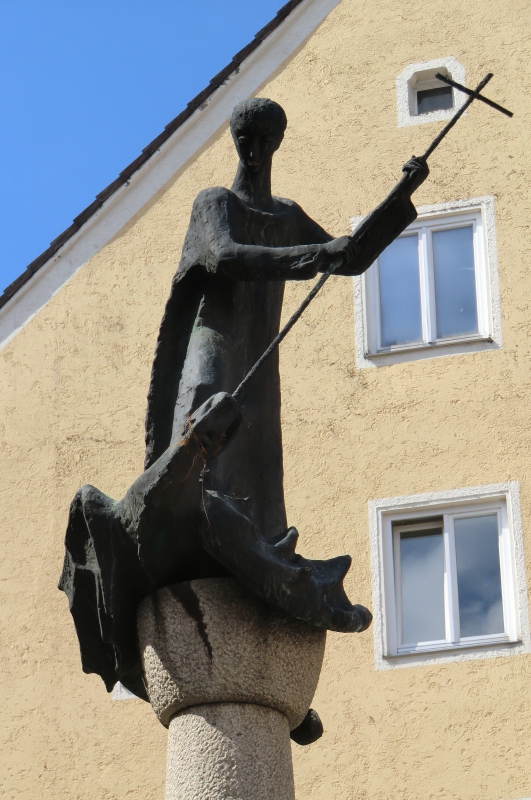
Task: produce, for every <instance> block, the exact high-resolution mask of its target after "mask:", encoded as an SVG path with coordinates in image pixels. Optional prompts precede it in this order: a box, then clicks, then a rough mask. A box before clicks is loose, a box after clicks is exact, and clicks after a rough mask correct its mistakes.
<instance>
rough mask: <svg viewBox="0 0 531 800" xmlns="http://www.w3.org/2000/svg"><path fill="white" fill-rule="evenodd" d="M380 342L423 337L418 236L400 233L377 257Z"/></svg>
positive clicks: (389, 342)
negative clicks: (378, 265) (380, 326)
mask: <svg viewBox="0 0 531 800" xmlns="http://www.w3.org/2000/svg"><path fill="white" fill-rule="evenodd" d="M379 264H380V269H379V277H380V316H381V322H382V329H381V337H382V345H383V346H384V347H390V346H391V345H393V344H404V343H407V342H420V341H422V323H421V314H420V282H419V265H418V236H402V237H400V239H395V241H394V242H393V243H392V244H391V245H389V247H388V248H387V249H386V250H384V252H383V253H382V254H381V256H380V259H379Z"/></svg>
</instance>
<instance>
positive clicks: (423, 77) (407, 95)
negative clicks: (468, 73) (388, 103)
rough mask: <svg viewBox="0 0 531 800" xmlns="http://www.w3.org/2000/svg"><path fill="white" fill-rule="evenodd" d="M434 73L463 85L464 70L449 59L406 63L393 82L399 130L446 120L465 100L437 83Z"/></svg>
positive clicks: (439, 82)
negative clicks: (394, 84) (407, 64)
mask: <svg viewBox="0 0 531 800" xmlns="http://www.w3.org/2000/svg"><path fill="white" fill-rule="evenodd" d="M437 72H440V73H441V74H442V75H446V76H447V77H448V78H453V79H454V80H455V81H457V82H458V83H461V84H464V83H465V70H464V68H463V67H462V65H461V64H460V63H459V62H458V61H457V60H456V59H455V58H453V57H452V56H450V57H448V58H439V59H435V60H434V61H423V62H421V63H419V64H409V66H407V67H406V68H405V69H404V70H403V71H402V72H401V73H400V75H399V76H398V78H397V79H396V99H397V109H398V127H399V128H401V127H403V126H404V125H420V124H422V123H424V122H436V121H442V120H445V119H448V118H449V117H451V116H452V115H453V114H454V113H455V111H456V110H457V109H458V108H460V107H461V106H462V105H463V103H464V102H465V101H466V97H465V95H464V94H463V93H462V92H458V91H454V90H453V89H452V87H451V86H448V85H447V84H444V83H443V82H442V81H440V80H438V79H437V78H436V77H435V75H436V73H437Z"/></svg>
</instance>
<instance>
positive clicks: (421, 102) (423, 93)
mask: <svg viewBox="0 0 531 800" xmlns="http://www.w3.org/2000/svg"><path fill="white" fill-rule="evenodd" d="M416 95H417V96H416V100H417V114H429V113H430V112H432V111H439V110H440V109H442V108H453V107H454V98H453V94H452V87H451V86H441V87H435V88H433V89H420V88H419V87H417V91H416Z"/></svg>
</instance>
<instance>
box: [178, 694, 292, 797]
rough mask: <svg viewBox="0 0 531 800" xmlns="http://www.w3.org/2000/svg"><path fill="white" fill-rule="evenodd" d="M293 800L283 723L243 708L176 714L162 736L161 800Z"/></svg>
mask: <svg viewBox="0 0 531 800" xmlns="http://www.w3.org/2000/svg"><path fill="white" fill-rule="evenodd" d="M229 798H230V800H272V798H274V800H294V798H295V793H294V787H293V770H292V765H291V752H290V741H289V725H288V721H287V719H286V717H285V716H284V715H283V714H280V713H279V712H278V711H275V710H274V709H272V708H265V707H264V706H259V705H252V704H249V703H216V704H214V705H202V706H195V707H193V708H189V709H187V710H186V711H181V712H179V714H177V716H175V717H173V719H172V721H171V723H170V729H169V735H168V768H167V774H166V800H229Z"/></svg>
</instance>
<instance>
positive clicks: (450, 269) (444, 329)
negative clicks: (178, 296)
mask: <svg viewBox="0 0 531 800" xmlns="http://www.w3.org/2000/svg"><path fill="white" fill-rule="evenodd" d="M489 200H490V199H489V198H484V199H482V200H481V199H480V200H478V201H470V202H468V203H466V202H463V203H455V204H448V206H447V207H445V208H444V210H442V211H441V210H440V208H441V207H431V208H430V209H419V218H418V219H417V220H416V221H415V222H414V223H413V224H412V225H410V226H409V228H407V230H406V231H405V232H404V233H403V234H402V235H401V236H400V237H399V238H398V239H396V240H395V241H394V242H393V243H392V244H391V245H390V246H389V247H388V248H387V249H386V250H385V251H384V252H383V253H382V254H381V256H380V257H379V258H378V260H377V261H376V262H375V263H374V264H373V265H372V266H371V267H370V269H369V270H367V272H366V273H365V275H364V276H363V277H362V278H361V279H359V280H361V286H360V288H361V298H360V299H361V308H360V307H359V305H360V304H359V303H358V304H357V306H358V307H357V308H356V315H357V336H358V328H359V327H361V328H362V339H363V341H362V349H363V354H362V361H366V360H367V359H369V360H370V359H374V358H375V357H376V358H378V357H382V356H391V361H392V360H393V358H392V357H393V355H394V356H395V357H396V355H397V354H407V352H408V351H410V352H411V351H419V350H424V351H426V350H427V351H431V352H428V353H425V355H432V354H434V353H433V351H434V350H436V349H440V348H443V349H444V354H448V353H449V352H452V351H455V352H463V350H467V349H471V348H470V347H469V346H470V345H471V344H472V345H477V344H480V345H482V347H479V348H478V347H475V348H473V349H485V345H487V349H491V348H492V346H493V345H494V347H498V346H500V344H501V336H500V320H499V316H498V317H497V319H494V314H493V307H494V306H495V308H496V311H498V302H497V294H498V289H497V275H496V270H495V247H494V240H493V235H494V228H493V203H492V200H490V202H489ZM488 215H490V216H491V219H490V221H489V220H487V216H488ZM489 230H490V234H491V241H489V240H488V235H489V234H488V231H489ZM493 299H494V300H495V302H494V303H493ZM360 322H361V326H360V324H359V323H360ZM463 345H466V346H465V347H463ZM488 345H490V346H491V347H488ZM395 360H396V359H395ZM400 360H405V359H404V358H400ZM389 362H390V360H389V358H388V359H387V360H386V362H385V363H389ZM366 365H367V364H366V363H365V364H364V363H361V364H358V366H366Z"/></svg>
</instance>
